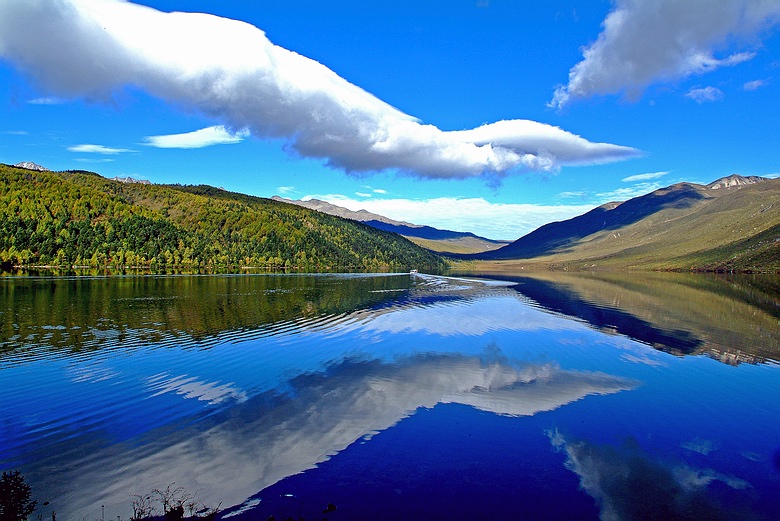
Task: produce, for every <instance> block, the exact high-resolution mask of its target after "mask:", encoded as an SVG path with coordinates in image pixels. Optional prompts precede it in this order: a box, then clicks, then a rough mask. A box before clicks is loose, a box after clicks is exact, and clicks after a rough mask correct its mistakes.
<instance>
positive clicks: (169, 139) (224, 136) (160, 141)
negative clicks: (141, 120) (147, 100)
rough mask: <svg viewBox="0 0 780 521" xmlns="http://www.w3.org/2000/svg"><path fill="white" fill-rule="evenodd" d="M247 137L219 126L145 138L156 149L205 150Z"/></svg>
mask: <svg viewBox="0 0 780 521" xmlns="http://www.w3.org/2000/svg"><path fill="white" fill-rule="evenodd" d="M247 137H249V132H248V131H246V130H242V131H239V132H231V131H230V130H228V129H226V128H225V127H223V126H221V125H217V126H213V127H207V128H202V129H200V130H196V131H194V132H185V133H183V134H168V135H162V136H147V137H145V138H144V144H146V145H149V146H153V147H156V148H203V147H210V146H213V145H230V144H235V143H240V142H241V141H243V140H244V139H246V138H247Z"/></svg>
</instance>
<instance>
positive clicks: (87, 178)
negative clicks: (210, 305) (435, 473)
mask: <svg viewBox="0 0 780 521" xmlns="http://www.w3.org/2000/svg"><path fill="white" fill-rule="evenodd" d="M0 262H2V263H3V264H5V265H6V266H8V265H13V266H62V267H70V266H92V267H102V266H112V267H115V268H120V267H149V268H153V269H160V268H166V267H169V268H174V267H179V268H198V269H202V268H238V267H244V266H257V267H271V268H297V269H302V270H306V271H318V270H326V269H333V270H352V269H355V270H359V269H367V270H375V269H382V268H393V269H410V268H425V269H431V270H436V269H442V268H443V267H444V264H443V261H442V260H441V259H440V258H439V257H437V256H435V255H433V254H431V253H430V252H428V251H427V250H424V249H423V248H420V247H417V246H415V245H414V244H412V243H410V242H409V241H407V240H406V239H404V238H402V237H400V236H398V235H396V234H391V233H384V232H381V231H379V230H376V229H374V228H371V227H369V226H367V225H363V224H361V223H357V222H353V221H348V220H345V219H341V218H338V217H333V216H329V215H325V214H320V213H318V212H313V211H311V210H307V209H305V208H300V207H297V206H293V205H288V204H284V203H280V202H276V201H271V200H269V199H262V198H258V197H251V196H247V195H243V194H236V193H231V192H226V191H224V190H220V189H217V188H213V187H208V186H179V185H150V184H140V183H122V182H118V181H112V180H109V179H106V178H104V177H101V176H99V175H98V174H94V173H91V172H84V171H68V172H49V171H43V172H41V171H33V170H27V169H23V168H16V167H12V166H8V165H0Z"/></svg>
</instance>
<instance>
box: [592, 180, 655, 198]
mask: <svg viewBox="0 0 780 521" xmlns="http://www.w3.org/2000/svg"><path fill="white" fill-rule="evenodd" d="M661 187H662V185H661V183H659V182H655V183H638V184H636V185H634V186H631V187H628V188H618V189H617V190H611V191H609V192H601V193H597V194H596V197H598V198H599V200H601V201H603V202H605V203H606V202H610V201H628V200H629V199H633V198H634V197H639V196H641V195H646V194H649V193H650V192H653V191H655V190H658V189H659V188H661Z"/></svg>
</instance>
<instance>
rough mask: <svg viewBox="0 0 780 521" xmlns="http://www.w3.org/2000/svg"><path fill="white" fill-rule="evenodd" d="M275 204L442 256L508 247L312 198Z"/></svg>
mask: <svg viewBox="0 0 780 521" xmlns="http://www.w3.org/2000/svg"><path fill="white" fill-rule="evenodd" d="M272 199H273V200H275V201H281V202H285V203H289V204H295V205H298V206H303V207H305V208H310V209H312V210H316V211H318V212H322V213H326V214H329V215H337V216H339V217H344V218H345V219H352V220H354V221H360V222H363V223H365V224H367V225H369V226H371V227H373V228H376V229H378V230H383V231H386V232H392V233H397V234H399V235H403V236H404V237H406V238H407V239H409V240H410V241H412V242H414V243H415V244H417V245H419V246H422V247H424V248H427V249H429V250H432V251H435V252H439V253H478V252H484V251H490V250H495V249H496V248H500V247H502V246H504V245H506V244H507V242H505V241H494V240H491V239H486V238H485V237H480V236H479V235H475V234H473V233H469V232H455V231H450V230H441V229H439V228H434V227H432V226H421V225H418V224H411V223H408V222H403V221H396V220H393V219H390V218H388V217H385V216H382V215H378V214H375V213H371V212H368V211H366V210H359V211H357V212H355V211H352V210H348V209H347V208H343V207H341V206H337V205H335V204H331V203H327V202H325V201H320V200H319V199H309V200H308V201H302V200H293V199H285V198H282V197H279V196H274V197H272Z"/></svg>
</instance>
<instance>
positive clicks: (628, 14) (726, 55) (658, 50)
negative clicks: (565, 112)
mask: <svg viewBox="0 0 780 521" xmlns="http://www.w3.org/2000/svg"><path fill="white" fill-rule="evenodd" d="M778 22H780V2H777V1H774V0H717V1H712V0H684V1H680V0H616V1H615V8H614V9H613V10H612V11H611V12H610V13H609V15H607V17H606V19H605V20H604V22H603V23H602V32H601V34H599V36H598V39H597V40H596V41H595V42H593V43H592V44H590V45H589V46H587V47H585V48H584V50H583V60H582V61H581V62H579V63H578V64H576V65H575V66H574V67H573V68H572V69H571V71H569V82H568V84H567V85H566V86H560V87H558V89H557V90H556V91H555V95H554V97H553V99H552V101H551V102H550V106H554V107H558V108H560V107H563V106H564V105H566V104H567V103H569V102H571V101H572V100H574V99H577V98H587V97H590V96H594V95H602V94H615V93H620V92H625V93H626V94H628V96H629V97H633V96H636V95H638V94H639V93H641V92H642V90H643V89H644V88H645V87H647V86H649V85H651V84H653V83H656V82H664V81H674V80H678V79H681V78H685V77H688V76H690V75H693V74H702V73H706V72H709V71H712V70H715V69H718V68H720V67H727V66H732V65H736V64H738V63H741V62H744V61H746V60H750V59H752V58H753V57H754V56H755V53H754V51H752V50H749V49H748V50H745V49H744V48H743V49H739V45H740V44H741V45H743V46H744V45H755V44H756V43H757V41H758V37H759V36H760V33H761V31H762V30H765V29H766V28H768V27H770V26H772V25H774V24H777V23H778Z"/></svg>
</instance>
